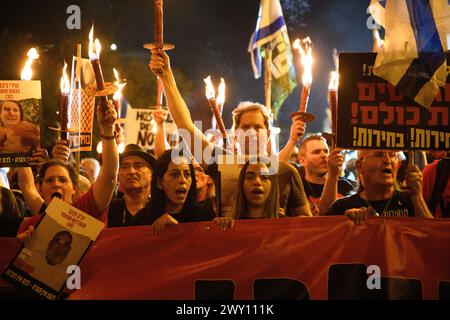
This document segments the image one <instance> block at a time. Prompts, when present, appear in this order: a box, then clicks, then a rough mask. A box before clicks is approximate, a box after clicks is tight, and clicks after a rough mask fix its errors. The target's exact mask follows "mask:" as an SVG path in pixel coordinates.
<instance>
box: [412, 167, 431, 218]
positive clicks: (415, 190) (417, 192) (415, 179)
mask: <svg viewBox="0 0 450 320" xmlns="http://www.w3.org/2000/svg"><path fill="white" fill-rule="evenodd" d="M405 180H406V187H407V189H408V192H409V194H410V195H411V201H412V203H413V206H414V214H415V216H416V217H423V218H433V215H432V214H431V212H430V210H429V209H428V206H427V203H426V202H425V199H424V198H423V195H422V186H423V177H422V172H420V170H419V168H418V167H417V166H408V169H407V170H406V177H405Z"/></svg>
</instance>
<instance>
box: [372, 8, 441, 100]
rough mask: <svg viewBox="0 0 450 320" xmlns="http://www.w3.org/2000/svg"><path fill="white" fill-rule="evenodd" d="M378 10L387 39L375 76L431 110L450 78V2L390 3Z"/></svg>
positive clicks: (378, 56) (377, 62)
mask: <svg viewBox="0 0 450 320" xmlns="http://www.w3.org/2000/svg"><path fill="white" fill-rule="evenodd" d="M376 2H379V1H376V0H372V3H371V6H373V5H376ZM376 11H377V16H374V18H375V20H376V21H377V22H378V21H382V23H383V24H382V26H383V27H384V28H385V34H386V36H385V42H384V46H383V48H382V49H381V50H380V52H379V53H378V55H377V59H376V62H375V65H374V74H375V75H377V76H379V77H381V78H383V79H386V80H387V81H388V82H390V83H391V84H392V85H394V86H396V87H397V88H399V89H400V90H402V91H403V92H404V93H405V95H406V96H408V97H409V98H411V99H413V100H415V101H416V102H417V103H419V104H420V105H422V106H424V107H426V108H429V107H430V105H431V103H432V102H433V100H434V99H435V97H436V94H437V93H438V91H439V87H441V86H443V85H444V84H445V81H446V78H447V73H446V65H447V64H446V58H445V50H447V33H449V32H450V6H449V1H448V0H387V2H386V7H385V8H383V9H380V6H378V10H376Z"/></svg>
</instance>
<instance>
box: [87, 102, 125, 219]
mask: <svg viewBox="0 0 450 320" xmlns="http://www.w3.org/2000/svg"><path fill="white" fill-rule="evenodd" d="M97 119H98V124H99V127H100V134H101V137H102V167H101V169H100V173H99V175H98V178H97V180H95V182H94V184H93V185H92V188H93V192H94V199H95V204H96V206H97V209H98V210H99V211H104V210H105V209H106V207H107V206H108V205H109V202H110V201H111V198H112V195H113V193H114V188H115V186H116V181H117V171H118V170H119V152H118V151H117V144H116V141H115V139H114V138H115V137H114V122H115V121H116V119H117V113H116V111H115V110H114V106H113V105H112V104H111V103H108V107H107V109H106V111H105V113H104V114H103V113H102V112H101V111H100V108H99V107H97Z"/></svg>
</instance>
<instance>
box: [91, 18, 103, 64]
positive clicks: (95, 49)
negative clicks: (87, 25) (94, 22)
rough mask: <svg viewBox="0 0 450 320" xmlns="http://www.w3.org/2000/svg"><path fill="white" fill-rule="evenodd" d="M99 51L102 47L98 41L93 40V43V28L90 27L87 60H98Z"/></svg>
mask: <svg viewBox="0 0 450 320" xmlns="http://www.w3.org/2000/svg"><path fill="white" fill-rule="evenodd" d="M101 50H102V46H101V45H100V41H99V40H98V39H95V41H94V26H92V28H91V31H90V32H89V59H91V60H98V59H100V51H101Z"/></svg>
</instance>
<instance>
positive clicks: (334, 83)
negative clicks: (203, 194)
mask: <svg viewBox="0 0 450 320" xmlns="http://www.w3.org/2000/svg"><path fill="white" fill-rule="evenodd" d="M338 84H339V72H337V71H331V72H330V83H329V85H328V90H330V91H337V88H338Z"/></svg>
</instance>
